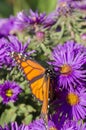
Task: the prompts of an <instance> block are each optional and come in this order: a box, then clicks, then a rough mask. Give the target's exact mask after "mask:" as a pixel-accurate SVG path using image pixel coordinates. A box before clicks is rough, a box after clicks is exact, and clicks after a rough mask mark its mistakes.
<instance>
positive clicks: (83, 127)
mask: <svg viewBox="0 0 86 130" xmlns="http://www.w3.org/2000/svg"><path fill="white" fill-rule="evenodd" d="M77 128H78V129H77V130H86V122H84V123H83V122H80V123H79V124H77Z"/></svg>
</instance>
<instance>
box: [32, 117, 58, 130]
mask: <svg viewBox="0 0 86 130" xmlns="http://www.w3.org/2000/svg"><path fill="white" fill-rule="evenodd" d="M29 129H30V130H46V126H45V123H44V120H43V119H38V120H35V121H34V122H32V123H31V124H30V125H29ZM48 129H49V130H56V127H55V124H54V123H53V122H52V121H51V120H49V122H48Z"/></svg>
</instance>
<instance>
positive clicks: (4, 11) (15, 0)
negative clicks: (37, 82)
mask: <svg viewBox="0 0 86 130" xmlns="http://www.w3.org/2000/svg"><path fill="white" fill-rule="evenodd" d="M56 3H57V0H0V16H1V17H8V16H9V15H10V14H11V15H12V14H16V13H17V12H18V11H21V10H23V9H25V10H27V9H30V8H31V9H33V10H36V9H37V10H38V11H40V12H47V13H49V12H51V11H52V10H53V9H55V5H56Z"/></svg>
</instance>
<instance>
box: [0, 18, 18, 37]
mask: <svg viewBox="0 0 86 130" xmlns="http://www.w3.org/2000/svg"><path fill="white" fill-rule="evenodd" d="M15 20H16V17H14V16H11V17H10V18H4V19H0V37H3V36H7V35H9V34H15V33H16V32H17V31H18V30H19V28H18V26H16V25H15Z"/></svg>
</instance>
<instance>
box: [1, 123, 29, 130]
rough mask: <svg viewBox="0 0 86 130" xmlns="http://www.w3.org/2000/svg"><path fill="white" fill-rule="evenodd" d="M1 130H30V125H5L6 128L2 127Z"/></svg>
mask: <svg viewBox="0 0 86 130" xmlns="http://www.w3.org/2000/svg"><path fill="white" fill-rule="evenodd" d="M0 130H30V129H29V126H28V125H25V124H21V125H20V126H19V125H18V123H17V122H12V123H10V124H9V125H5V126H4V128H2V127H1V129H0Z"/></svg>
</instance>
